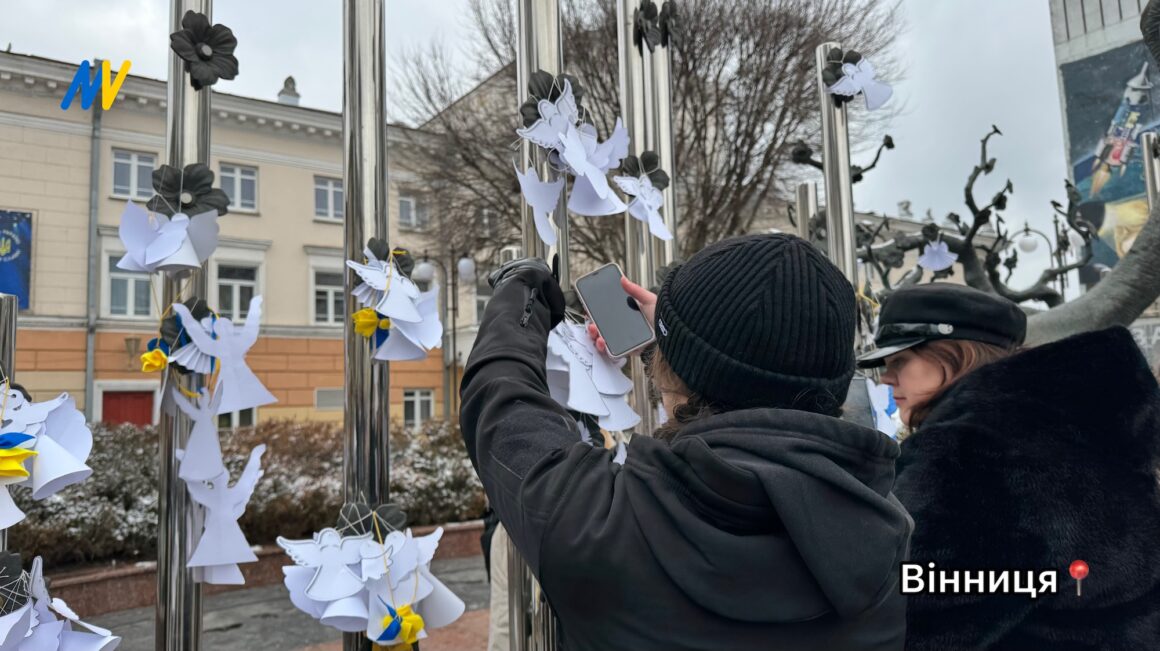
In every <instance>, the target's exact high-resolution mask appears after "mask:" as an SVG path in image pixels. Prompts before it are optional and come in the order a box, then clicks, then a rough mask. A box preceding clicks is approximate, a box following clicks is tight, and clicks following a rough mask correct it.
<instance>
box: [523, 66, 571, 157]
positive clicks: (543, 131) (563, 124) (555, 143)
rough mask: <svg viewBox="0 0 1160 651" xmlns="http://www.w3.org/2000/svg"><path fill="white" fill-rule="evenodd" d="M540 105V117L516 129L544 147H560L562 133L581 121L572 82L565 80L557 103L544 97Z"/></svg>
mask: <svg viewBox="0 0 1160 651" xmlns="http://www.w3.org/2000/svg"><path fill="white" fill-rule="evenodd" d="M538 106H539V109H540V119H539V120H536V121H535V122H534V123H532V125H531V126H529V127H520V128H518V129H516V133H517V134H519V135H520V137H521V138H524V139H526V140H529V141H531V142H533V143H535V144H537V145H539V146H541V147H543V148H544V149H559V148H560V134H562V133H564V131H565V130H567V129H568V127H570V126H572V125H575V124H576V123H577V122H579V121H580V107H579V106H578V105H577V104H576V96H575V95H574V94H573V93H572V83H571V82H570V81H567V80H565V81H564V89H563V91H562V92H561V93H560V97H558V98H556V101H555V103H553V102H549V101H548V100H546V99H542V100H540V102H539V105H538Z"/></svg>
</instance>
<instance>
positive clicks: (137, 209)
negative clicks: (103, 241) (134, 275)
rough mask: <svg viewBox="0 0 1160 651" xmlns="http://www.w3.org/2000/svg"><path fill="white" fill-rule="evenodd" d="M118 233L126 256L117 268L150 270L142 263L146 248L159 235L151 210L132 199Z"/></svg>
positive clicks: (122, 214)
mask: <svg viewBox="0 0 1160 651" xmlns="http://www.w3.org/2000/svg"><path fill="white" fill-rule="evenodd" d="M117 235H119V236H120V238H121V243H122V244H124V245H125V251H126V253H125V255H124V257H122V258H121V259H120V260H119V261H118V262H117V268H118V269H125V270H127V271H149V269H147V268H146V267H144V266H143V265H142V264H141V263H142V262H143V261H144V257H145V248H146V247H147V246H149V243H150V242H152V241H153V239H154V238H156V237H157V228H156V226H155V225H154V223H153V222H152V221H150V220H149V211H148V210H145V209H144V208H142V207H141V206H138V205H137V204H135V203H133V202H132V201H130V202H129V203H127V204H125V210H124V211H123V212H121V225H120V226H119V227H118V228H117Z"/></svg>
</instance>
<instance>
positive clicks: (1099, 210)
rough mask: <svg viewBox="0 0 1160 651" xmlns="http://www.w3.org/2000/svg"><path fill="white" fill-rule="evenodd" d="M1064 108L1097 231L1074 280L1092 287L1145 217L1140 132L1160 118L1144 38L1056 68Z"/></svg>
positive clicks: (1076, 175) (1075, 170)
mask: <svg viewBox="0 0 1160 651" xmlns="http://www.w3.org/2000/svg"><path fill="white" fill-rule="evenodd" d="M1060 74H1061V76H1062V79H1063V94H1064V99H1065V103H1066V111H1067V116H1066V119H1067V136H1068V163H1069V165H1070V166H1071V173H1072V179H1073V180H1074V182H1075V184H1076V187H1077V188H1078V189H1079V191H1080V194H1081V195H1083V198H1084V200H1085V203H1084V205H1083V206H1082V209H1083V214H1084V216H1085V217H1086V218H1087V219H1088V220H1089V221H1091V222H1092V223H1093V224H1094V225H1095V226H1096V228H1097V229H1098V230H1099V235H1100V237H1099V239H1098V240H1096V241H1095V242H1094V243H1093V244H1092V246H1093V247H1094V249H1095V250H1094V251H1093V253H1094V255H1093V258H1092V263H1091V264H1090V265H1088V267H1086V268H1084V269H1081V270H1080V281H1081V282H1082V283H1083V284H1084V285H1085V286H1088V287H1090V286H1092V285H1094V284H1095V283H1096V282H1098V281H1099V279H1100V276H1101V275H1102V274H1103V273H1106V271H1107V270H1108V269H1110V268H1111V267H1113V266H1115V264H1116V262H1118V261H1119V259H1120V258H1121V257H1123V255H1124V254H1125V253H1127V251H1128V249H1130V248H1131V247H1132V243H1133V242H1134V241H1135V239H1136V235H1137V234H1139V232H1140V229H1141V228H1142V227H1143V225H1144V222H1145V220H1147V218H1148V201H1147V198H1146V197H1145V183H1144V162H1143V158H1142V156H1141V153H1140V135H1141V134H1142V133H1144V132H1146V131H1155V130H1156V128H1157V122H1158V121H1160V105H1158V104H1157V99H1160V95H1158V93H1160V91H1157V92H1156V93H1154V92H1153V90H1154V88H1155V87H1156V84H1157V82H1158V81H1160V73H1158V71H1157V70H1156V69H1155V66H1153V65H1152V64H1151V59H1150V58H1149V55H1148V50H1147V48H1146V47H1145V46H1144V43H1143V42H1136V43H1131V44H1129V45H1124V46H1122V47H1118V48H1115V49H1113V50H1108V51H1107V52H1101V53H1100V54H1096V55H1093V56H1090V57H1087V58H1085V59H1081V60H1079V61H1073V62H1071V63H1066V64H1064V65H1063V66H1061V67H1060Z"/></svg>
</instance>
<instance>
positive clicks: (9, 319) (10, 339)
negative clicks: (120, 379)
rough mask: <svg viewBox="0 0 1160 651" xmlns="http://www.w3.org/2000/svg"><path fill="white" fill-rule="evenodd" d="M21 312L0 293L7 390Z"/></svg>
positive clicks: (2, 540) (0, 542)
mask: <svg viewBox="0 0 1160 651" xmlns="http://www.w3.org/2000/svg"><path fill="white" fill-rule="evenodd" d="M19 312H20V301H19V299H18V298H17V297H16V296H14V295H12V294H0V374H2V375H0V381H2V380H3V379H7V380H8V385H9V386H8V387H5V389H6V390H7V389H10V388H11V384H12V383H13V382H15V377H16V315H17V314H18V313H19ZM87 399H88V397H87V396H86V401H87ZM5 549H8V530H7V529H0V551H3V550H5Z"/></svg>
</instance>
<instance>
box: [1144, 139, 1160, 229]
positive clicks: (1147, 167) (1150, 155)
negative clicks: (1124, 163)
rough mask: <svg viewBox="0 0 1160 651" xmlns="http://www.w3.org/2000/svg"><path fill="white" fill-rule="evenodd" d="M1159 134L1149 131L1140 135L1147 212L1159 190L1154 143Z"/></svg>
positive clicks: (1159, 173) (1159, 165)
mask: <svg viewBox="0 0 1160 651" xmlns="http://www.w3.org/2000/svg"><path fill="white" fill-rule="evenodd" d="M1157 140H1160V136H1157V134H1156V133H1155V132H1153V131H1149V132H1147V133H1145V134H1143V135H1142V136H1140V150H1141V153H1142V155H1143V157H1144V184H1145V186H1146V187H1147V190H1148V212H1151V211H1152V208H1153V207H1154V206H1155V205H1156V195H1157V193H1158V192H1160V160H1158V159H1157V158H1156V153H1155V152H1156V143H1157Z"/></svg>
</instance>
